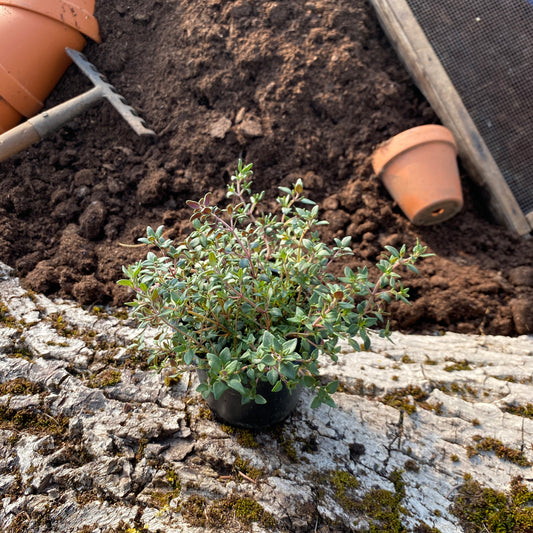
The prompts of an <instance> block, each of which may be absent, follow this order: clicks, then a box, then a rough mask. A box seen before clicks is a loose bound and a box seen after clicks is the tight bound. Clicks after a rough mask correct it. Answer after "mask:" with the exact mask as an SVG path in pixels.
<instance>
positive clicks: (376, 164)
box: [372, 124, 457, 176]
mask: <svg viewBox="0 0 533 533" xmlns="http://www.w3.org/2000/svg"><path fill="white" fill-rule="evenodd" d="M431 142H445V143H448V144H450V145H451V146H452V147H453V149H454V151H455V154H456V155H457V144H456V142H455V139H454V138H453V135H452V132H451V131H450V130H449V129H448V128H446V127H445V126H441V125H439V124H425V125H423V126H416V127H415V128H410V129H408V130H405V131H402V132H401V133H398V135H395V136H394V137H391V138H390V139H388V140H387V141H385V142H383V143H381V144H380V145H379V146H378V147H377V148H376V149H375V150H374V153H373V154H372V168H373V169H374V172H375V174H376V175H377V176H379V175H380V174H382V173H383V170H384V169H385V167H386V166H387V165H388V164H389V163H390V162H391V161H392V160H393V159H394V158H395V157H397V156H398V155H400V154H402V153H404V152H406V151H407V150H411V149H412V148H415V147H417V146H420V145H422V144H427V143H431Z"/></svg>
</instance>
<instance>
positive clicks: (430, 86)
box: [370, 0, 533, 235]
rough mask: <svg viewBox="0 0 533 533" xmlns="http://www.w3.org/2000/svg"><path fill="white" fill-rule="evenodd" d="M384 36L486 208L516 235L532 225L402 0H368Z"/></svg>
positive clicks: (529, 217) (527, 231) (524, 232)
mask: <svg viewBox="0 0 533 533" xmlns="http://www.w3.org/2000/svg"><path fill="white" fill-rule="evenodd" d="M370 2H371V4H372V5H373V7H374V9H375V10H376V13H377V15H378V18H379V20H380V22H381V25H382V26H383V29H384V30H385V32H386V34H387V36H388V37H389V40H390V41H391V43H392V45H393V46H394V48H395V49H396V52H397V53H398V55H399V56H400V58H401V59H402V60H403V61H404V63H405V65H406V67H407V69H408V71H409V72H410V74H411V76H412V77H413V79H414V80H415V82H416V84H417V85H418V87H419V89H420V90H421V91H422V93H423V94H424V96H425V97H426V99H427V100H428V102H429V103H430V105H431V106H432V108H433V110H434V111H435V113H436V114H437V115H438V116H439V118H440V120H441V121H442V123H443V124H444V125H445V126H446V127H447V128H449V129H450V130H451V131H452V133H453V135H454V137H455V139H456V141H457V145H458V149H459V156H460V157H461V160H462V162H463V165H464V167H465V168H466V170H467V171H468V172H469V174H470V175H471V176H472V178H473V179H474V180H475V181H476V182H478V183H479V184H480V185H481V186H482V187H483V188H484V189H485V190H486V191H487V192H488V194H489V208H490V210H491V212H492V213H493V214H494V216H495V218H496V219H497V220H498V222H500V223H501V224H503V225H505V226H506V227H508V228H509V229H511V230H513V231H515V232H516V233H518V234H519V235H527V234H528V233H530V232H531V230H532V229H533V220H532V218H533V216H532V215H533V214H529V215H528V217H527V218H526V216H525V215H524V213H523V212H522V210H521V209H520V207H519V205H518V203H517V201H516V199H515V197H514V196H513V194H512V192H511V190H510V188H509V186H508V185H507V183H506V181H505V179H504V177H503V175H502V173H501V172H500V169H499V168H498V165H497V164H496V162H495V161H494V158H493V157H492V155H491V153H490V151H489V150H488V148H487V146H486V144H485V142H484V140H483V138H482V137H481V135H480V134H479V131H478V130H477V128H476V126H475V124H474V122H473V120H472V118H471V117H470V115H469V113H468V111H467V109H466V107H465V106H464V104H463V102H462V99H461V97H460V95H459V94H458V93H457V91H456V90H455V87H454V86H453V84H452V82H451V80H450V78H449V76H448V74H447V73H446V71H445V69H444V67H443V66H442V64H441V63H440V61H439V59H438V57H437V55H436V53H435V51H434V50H433V48H432V46H431V44H430V42H429V41H428V39H427V37H426V35H425V33H424V31H423V30H422V28H421V27H420V25H419V24H418V22H417V20H416V18H415V17H414V15H413V13H412V11H411V9H410V8H409V6H408V4H407V2H406V1H405V0H370Z"/></svg>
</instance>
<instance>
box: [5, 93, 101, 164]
mask: <svg viewBox="0 0 533 533" xmlns="http://www.w3.org/2000/svg"><path fill="white" fill-rule="evenodd" d="M101 99H102V91H101V89H100V88H99V87H93V88H92V89H91V90H89V91H86V92H85V93H83V94H80V95H78V96H75V97H74V98H71V99H70V100H68V101H67V102H63V103H62V104H59V105H57V106H55V107H53V108H52V109H49V110H48V111H43V112H42V113H39V114H38V115H35V116H34V117H31V118H29V119H28V120H27V121H26V122H23V123H22V124H20V125H18V126H16V127H14V128H11V129H10V130H8V131H6V132H5V133H3V134H2V135H0V161H4V160H5V159H7V158H8V157H11V156H12V155H15V154H16V153H18V152H20V151H21V150H24V149H25V148H28V147H29V146H31V145H32V144H34V143H36V142H38V141H40V140H41V139H43V138H44V137H46V136H47V135H48V134H49V133H52V132H53V131H56V130H57V129H59V128H60V127H61V126H63V125H64V124H66V123H67V122H69V121H70V120H72V119H73V118H74V117H75V116H76V115H79V114H80V113H82V112H83V111H85V110H86V109H88V108H89V107H91V106H92V105H94V104H95V103H96V102H98V101H99V100H101Z"/></svg>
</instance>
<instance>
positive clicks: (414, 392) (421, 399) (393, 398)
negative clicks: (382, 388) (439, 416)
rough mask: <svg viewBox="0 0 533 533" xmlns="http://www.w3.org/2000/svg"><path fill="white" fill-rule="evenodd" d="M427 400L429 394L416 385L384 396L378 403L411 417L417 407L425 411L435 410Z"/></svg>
mask: <svg viewBox="0 0 533 533" xmlns="http://www.w3.org/2000/svg"><path fill="white" fill-rule="evenodd" d="M428 398H429V394H428V393H427V392H426V391H424V390H423V389H421V388H420V387H418V386H416V385H409V386H408V387H405V388H403V389H397V390H395V391H392V392H389V393H387V394H385V395H384V396H383V397H381V398H380V401H382V402H383V403H384V404H386V405H390V406H391V407H395V408H396V409H400V410H402V411H405V412H406V413H407V414H409V415H411V414H413V413H414V412H415V411H416V407H417V405H419V406H420V407H423V408H425V409H432V410H434V409H435V408H434V407H433V406H431V405H429V404H428V403H427V402H426V400H427V399H428ZM413 402H414V403H413Z"/></svg>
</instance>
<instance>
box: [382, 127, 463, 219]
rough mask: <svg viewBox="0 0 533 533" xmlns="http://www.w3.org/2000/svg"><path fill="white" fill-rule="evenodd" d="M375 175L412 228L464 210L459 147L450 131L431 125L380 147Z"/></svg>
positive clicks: (416, 129)
mask: <svg viewBox="0 0 533 533" xmlns="http://www.w3.org/2000/svg"><path fill="white" fill-rule="evenodd" d="M372 166H373V168H374V172H375V173H376V174H377V175H379V176H380V177H381V180H382V181H383V184H384V185H385V187H386V188H387V190H388V191H389V193H390V195H391V196H392V197H393V198H394V200H396V202H397V203H398V205H399V206H400V208H401V209H402V211H403V212H404V213H405V215H406V216H407V217H408V218H409V220H411V222H412V223H413V224H417V225H420V226H428V225H430V224H437V223H439V222H443V221H444V220H448V219H449V218H451V217H453V216H454V215H456V214H457V213H458V212H459V211H460V210H461V209H462V207H463V193H462V190H461V182H460V179H459V169H458V166H457V145H456V144H455V141H454V138H453V136H452V134H451V132H450V130H448V129H447V128H445V127H444V126H438V125H434V124H430V125H427V126H418V127H416V128H412V129H410V130H407V131H404V132H402V133H400V134H398V135H396V136H395V137H392V139H389V140H388V141H386V142H385V143H383V144H381V145H380V146H378V148H377V149H376V151H375V152H374V153H373V155H372Z"/></svg>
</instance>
